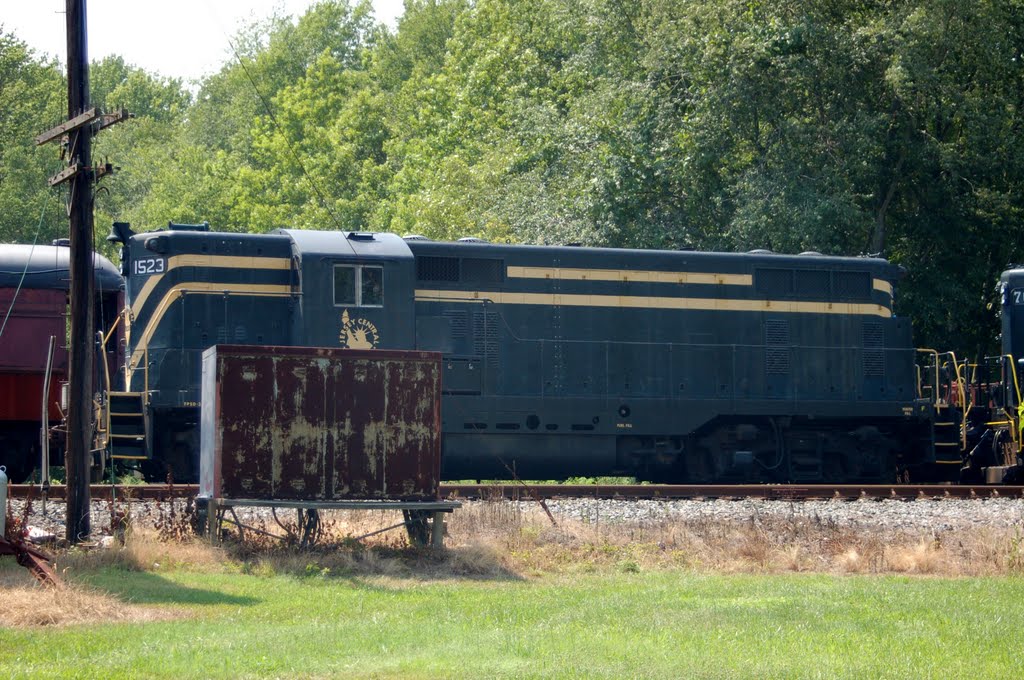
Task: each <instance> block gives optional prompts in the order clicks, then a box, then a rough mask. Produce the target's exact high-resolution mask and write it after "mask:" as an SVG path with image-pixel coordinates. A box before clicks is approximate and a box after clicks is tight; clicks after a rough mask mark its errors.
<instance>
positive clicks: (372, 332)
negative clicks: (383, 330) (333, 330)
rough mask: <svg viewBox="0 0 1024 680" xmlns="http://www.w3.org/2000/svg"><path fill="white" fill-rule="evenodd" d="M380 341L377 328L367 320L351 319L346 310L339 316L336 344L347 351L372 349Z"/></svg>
mask: <svg viewBox="0 0 1024 680" xmlns="http://www.w3.org/2000/svg"><path fill="white" fill-rule="evenodd" d="M379 340H380V333H378V332H377V327H376V326H374V325H373V323H372V322H370V321H368V320H367V319H359V318H357V319H351V318H349V315H348V310H347V309H346V310H345V311H344V312H343V313H342V315H341V332H340V333H339V334H338V344H339V345H340V346H341V347H345V348H347V349H373V348H374V347H376V346H377V342H378V341H379Z"/></svg>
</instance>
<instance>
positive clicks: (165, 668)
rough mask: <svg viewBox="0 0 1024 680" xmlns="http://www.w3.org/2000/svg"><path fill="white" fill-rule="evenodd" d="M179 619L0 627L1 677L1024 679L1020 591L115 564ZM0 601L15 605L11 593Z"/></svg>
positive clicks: (903, 583) (125, 580) (106, 581)
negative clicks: (416, 576)
mask: <svg viewBox="0 0 1024 680" xmlns="http://www.w3.org/2000/svg"><path fill="white" fill-rule="evenodd" d="M88 582H89V583H90V584H91V585H92V586H93V587H95V588H97V589H100V590H103V591H106V592H109V593H111V594H113V595H115V596H116V597H119V598H121V599H123V600H130V601H133V602H136V603H139V604H146V605H151V606H155V607H175V608H178V609H180V610H184V611H185V612H186V615H187V617H188V618H183V619H179V620H172V621H161V622H152V623H145V624H130V625H125V624H120V625H99V626H77V627H67V628H59V629H18V630H12V629H0V677H25V678H29V677H31V678H41V677H101V678H114V677H117V678H124V677H146V678H149V677H154V678H161V677H166V678H187V677H204V678H205V677H211V678H236V677H310V676H312V677H361V676H370V677H412V678H436V677H466V678H480V677H574V676H585V677H609V678H619V677H658V678H664V677H694V676H699V677H801V678H803V677H828V678H831V677H850V678H862V677H892V678H912V677H913V678H918V677H943V678H946V677H965V678H966V677H970V678H976V677H1005V678H1011V677H1021V674H1022V670H1024V661H1022V657H1021V653H1020V645H1019V637H1020V631H1021V630H1024V608H1021V607H1020V602H1022V601H1024V580H1022V579H1015V578H991V579H988V578H982V579H955V580H954V579H935V578H907V577H835V576H823V575H813V576H811V575H806V576H805V575H784V576H750V575H743V576H711V575H698V574H692V573H684V572H641V573H612V574H608V573H606V574H594V575H588V576H575V577H573V578H571V579H569V578H566V577H555V576H552V577H544V578H541V579H538V580H534V581H522V580H518V581H517V580H498V581H469V580H450V581H444V580H442V581H429V582H428V581H413V580H389V579H380V578H373V579H362V578H351V577H345V578H335V577H327V578H324V577H321V576H313V577H308V578H302V577H296V576H280V575H276V576H255V575H247V574H211V573H195V572H186V571H169V572H155V573H154V572H133V571H123V570H116V569H105V570H102V571H98V572H95V573H93V574H91V575H90V576H89V578H88ZM0 600H2V598H0Z"/></svg>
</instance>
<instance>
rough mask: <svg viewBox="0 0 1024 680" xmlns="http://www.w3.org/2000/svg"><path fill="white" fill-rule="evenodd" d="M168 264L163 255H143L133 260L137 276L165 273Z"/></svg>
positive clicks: (133, 270) (134, 272) (133, 272)
mask: <svg viewBox="0 0 1024 680" xmlns="http://www.w3.org/2000/svg"><path fill="white" fill-rule="evenodd" d="M166 266H167V265H166V263H165V261H164V258H162V257H143V258H140V259H138V260H135V261H134V262H132V274H135V275H136V276H149V275H150V274H163V272H164V269H165V268H166Z"/></svg>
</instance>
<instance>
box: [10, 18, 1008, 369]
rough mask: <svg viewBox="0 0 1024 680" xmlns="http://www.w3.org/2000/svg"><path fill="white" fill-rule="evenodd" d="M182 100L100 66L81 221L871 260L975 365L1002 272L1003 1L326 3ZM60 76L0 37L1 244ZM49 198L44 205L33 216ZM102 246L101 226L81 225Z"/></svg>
mask: <svg viewBox="0 0 1024 680" xmlns="http://www.w3.org/2000/svg"><path fill="white" fill-rule="evenodd" d="M233 43H234V49H235V50H236V52H237V56H238V57H239V59H232V60H230V61H228V62H227V63H225V65H224V66H223V67H222V68H221V70H220V71H219V72H217V73H215V74H213V75H211V76H209V77H207V78H206V79H204V80H203V81H202V82H201V83H199V87H198V92H197V93H196V95H195V96H194V97H193V96H192V95H191V94H190V93H189V91H188V90H186V89H185V88H184V87H183V85H182V83H180V82H178V81H176V80H173V79H162V78H158V77H156V76H153V75H150V74H147V73H145V72H144V71H142V70H140V69H137V68H134V67H132V66H130V65H127V64H125V63H124V61H123V60H122V59H119V58H110V59H106V60H104V61H102V62H100V63H97V64H95V65H94V69H93V75H92V81H93V94H94V99H95V100H96V102H97V103H99V104H102V105H104V106H106V107H107V108H113V107H115V106H118V105H124V106H126V107H127V108H129V109H131V110H132V111H134V112H135V113H136V114H137V118H136V119H135V120H134V121H133V122H132V123H129V124H126V125H120V126H117V127H115V128H112V129H111V130H108V131H105V132H104V133H103V135H101V136H100V138H99V140H98V142H97V147H96V148H97V155H98V156H100V157H105V158H109V159H110V161H111V162H113V163H114V164H116V165H118V166H120V167H121V168H122V172H121V173H120V174H119V175H117V176H115V177H114V178H113V180H111V181H106V182H105V188H106V191H105V192H103V193H101V194H100V195H99V197H98V199H97V224H98V225H102V224H105V223H107V222H109V221H112V220H113V219H115V218H116V219H119V220H127V221H131V222H133V223H134V224H135V225H136V228H143V229H148V228H158V227H160V226H161V225H163V224H166V222H167V221H168V220H174V221H188V222H198V221H204V220H208V221H209V222H210V223H211V224H212V225H213V226H214V227H215V228H217V229H225V230H236V231H257V232H259V231H268V230H270V229H273V228H276V227H279V226H292V227H301V228H310V229H379V230H390V231H395V232H397V233H410V232H412V233H421V234H424V235H427V236H431V237H434V238H457V237H461V236H468V235H476V236H482V237H485V238H488V239H491V240H497V241H520V242H531V243H584V244H593V245H605V246H625V247H642V248H670V249H671V248H680V247H682V248H697V249H723V250H746V249H750V248H756V247H768V248H771V249H773V250H776V251H778V252H800V251H804V250H817V251H820V252H823V253H829V254H845V255H857V254H869V253H880V254H882V255H883V256H885V257H888V258H889V259H891V260H893V261H895V262H897V263H900V264H902V265H904V266H905V267H906V268H907V269H908V271H909V275H908V277H907V278H906V280H905V282H904V283H903V285H902V286H901V289H900V291H899V293H900V294H899V298H898V300H899V305H900V307H899V309H900V311H901V313H903V314H906V315H909V316H911V317H912V320H913V322H914V325H915V328H916V329H917V333H918V335H917V341H918V343H919V344H922V345H937V346H941V347H953V348H956V349H957V350H958V351H960V352H961V353H966V354H971V355H973V354H976V353H982V352H986V351H992V350H993V349H994V347H993V342H994V338H995V337H996V334H997V331H998V329H997V328H996V323H995V318H994V316H993V315H992V314H991V313H990V312H988V311H986V310H985V303H987V302H989V301H992V300H993V297H994V291H993V285H994V282H995V280H996V278H997V275H998V273H999V272H1000V271H1001V270H1002V269H1003V268H1004V266H1005V265H1006V264H1007V263H1008V262H1011V261H1019V260H1021V259H1022V251H1024V230H1022V229H1021V228H1020V227H1021V216H1022V210H1024V206H1022V204H1021V201H1022V199H1021V196H1022V195H1024V169H1022V168H1024V166H1022V165H1021V163H1020V162H1019V159H1020V158H1021V157H1024V135H1022V134H1021V127H1022V122H1021V115H1022V113H1021V109H1022V106H1024V55H1022V53H1021V45H1022V44H1024V8H1022V7H1021V5H1020V3H1019V2H1016V1H1015V0H995V1H993V2H985V3H962V2H956V1H955V0H898V1H896V2H881V1H878V0H870V1H868V2H864V1H861V0H857V1H854V0H829V1H827V2H825V1H823V0H783V1H781V2H764V1H760V0H759V1H755V2H750V1H749V0H693V1H691V2H685V3H680V2H677V1H675V0H640V1H639V2H634V3H623V2H620V1H619V0H515V1H513V0H477V2H472V3H471V2H469V0H408V1H407V3H406V12H405V15H404V16H403V17H402V19H401V20H400V22H399V24H398V27H397V30H395V31H391V30H389V29H387V28H386V27H384V26H381V25H376V24H374V22H373V19H372V16H371V8H370V5H369V3H368V2H366V1H365V0H362V1H360V2H355V0H327V1H324V2H320V3H318V4H317V5H315V6H314V7H312V8H311V9H310V10H309V11H307V12H306V13H305V14H304V15H303V16H301V17H298V18H297V19H292V18H289V17H281V16H275V17H272V18H271V19H269V20H267V21H265V22H260V23H255V24H252V25H250V26H248V27H247V28H245V29H243V30H242V31H241V32H240V33H239V34H238V35H237V36H236V37H235V39H234V41H233ZM62 96H63V85H62V76H61V74H60V71H59V69H58V68H57V65H56V64H53V63H46V62H44V61H42V60H39V59H37V58H36V57H35V56H34V55H32V53H31V52H29V51H28V50H26V49H25V46H24V45H23V44H22V43H20V42H19V41H18V40H17V39H16V38H15V37H13V36H10V35H6V34H0V236H3V238H5V239H17V240H27V239H30V234H31V232H32V231H33V230H34V225H35V223H36V220H37V219H38V215H39V212H40V211H41V210H43V208H44V206H46V211H45V221H44V223H45V225H46V228H45V234H44V239H45V238H50V237H52V236H55V235H58V234H59V233H60V232H61V231H62V229H63V224H62V221H63V216H62V213H61V211H60V205H59V201H58V200H54V199H53V197H54V196H55V194H56V192H52V191H51V190H49V189H46V188H45V178H46V177H47V176H48V175H50V174H52V173H53V172H55V171H56V169H57V168H59V163H58V162H57V159H56V157H55V153H54V150H53V148H49V149H47V148H43V149H35V148H34V146H33V145H32V143H31V138H32V136H33V135H34V134H36V133H38V131H39V130H40V129H42V128H45V127H47V126H48V124H49V123H50V122H53V121H56V120H59V119H60V118H61V117H63V111H62ZM48 200H49V201H50V205H47V201H48ZM101 229H102V227H98V231H99V230H101Z"/></svg>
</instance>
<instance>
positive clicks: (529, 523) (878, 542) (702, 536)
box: [449, 502, 1024, 576]
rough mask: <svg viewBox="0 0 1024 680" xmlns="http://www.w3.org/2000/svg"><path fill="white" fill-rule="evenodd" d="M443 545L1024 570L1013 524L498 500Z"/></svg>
mask: <svg viewBox="0 0 1024 680" xmlns="http://www.w3.org/2000/svg"><path fill="white" fill-rule="evenodd" d="M449 530H450V536H451V539H450V543H451V544H453V545H456V546H472V547H475V548H481V547H486V548H488V549H489V550H490V553H491V554H493V555H495V556H498V559H500V560H501V561H502V564H503V565H504V567H505V568H506V569H507V570H508V571H510V572H513V573H519V574H534V573H545V572H571V571H574V570H591V569H595V568H621V566H622V565H623V564H627V563H628V564H635V565H636V566H637V568H639V569H666V568H689V569H698V570H704V571H724V572H746V573H776V572H784V571H817V572H826V573H865V574H883V573H910V574H935V575H942V576H983V575H1002V574H1011V573H1022V572H1024V535H1022V534H1021V531H1020V530H1019V529H1018V530H998V529H986V530H967V529H950V530H945V531H941V532H937V533H935V532H932V531H923V530H922V531H904V530H901V529H899V528H892V529H877V528H875V529H871V528H856V527H850V526H843V525H840V524H839V523H837V522H835V521H834V520H828V521H822V520H821V519H820V518H818V517H810V518H807V517H801V516H798V515H796V514H795V513H794V514H792V515H791V516H789V517H783V518H778V517H765V516H755V517H753V518H751V519H750V520H747V521H744V522H736V521H719V520H715V519H710V518H697V519H691V520H677V521H669V520H660V519H659V520H647V521H640V522H632V523H625V522H624V523H618V524H613V523H610V522H604V523H598V522H581V521H572V520H568V519H559V524H558V526H557V527H552V526H551V524H550V522H549V521H548V520H547V518H546V517H545V516H544V515H543V513H542V512H541V511H540V510H537V509H534V508H529V507H528V506H519V505H513V504H509V503H500V502H477V503H468V504H466V505H465V506H464V507H463V508H462V509H461V510H459V511H457V512H456V513H455V515H454V516H453V518H452V522H451V524H450V527H449Z"/></svg>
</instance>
